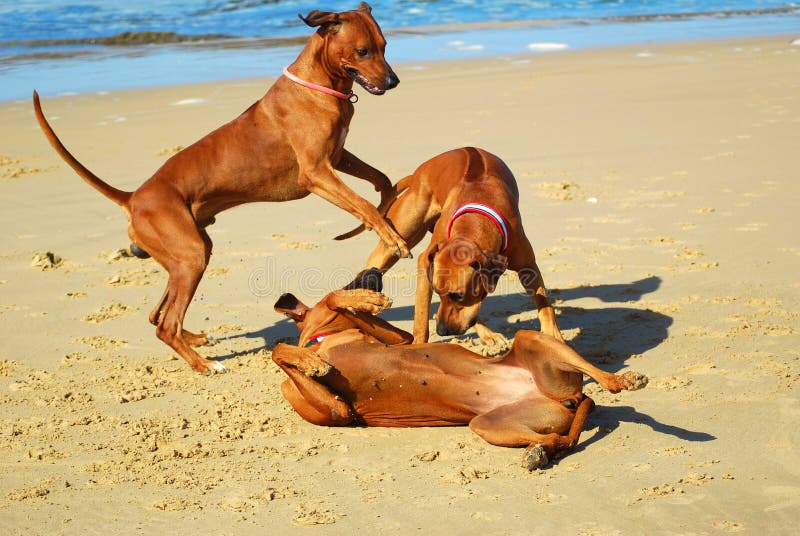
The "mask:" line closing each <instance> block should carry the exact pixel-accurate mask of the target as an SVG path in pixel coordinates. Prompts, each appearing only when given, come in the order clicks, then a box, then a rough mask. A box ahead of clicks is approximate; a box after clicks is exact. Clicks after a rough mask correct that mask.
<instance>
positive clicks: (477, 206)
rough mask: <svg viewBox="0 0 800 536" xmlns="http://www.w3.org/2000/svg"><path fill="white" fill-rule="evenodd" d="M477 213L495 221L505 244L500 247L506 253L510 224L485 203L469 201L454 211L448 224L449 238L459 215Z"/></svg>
mask: <svg viewBox="0 0 800 536" xmlns="http://www.w3.org/2000/svg"><path fill="white" fill-rule="evenodd" d="M470 212H472V213H475V214H481V215H483V216H486V217H487V218H489V219H490V220H492V222H493V223H494V225H495V227H497V230H498V231H500V236H502V238H503V246H502V247H501V249H500V253H505V252H506V250H507V249H508V224H507V223H506V220H505V218H503V216H501V215H500V213H499V212H498V211H497V210H495V209H493V208H492V207H490V206H489V205H484V204H483V203H467V204H465V205H461V206H460V207H458V209H457V210H456V211H455V212H453V216H452V217H451V218H450V223H448V224H447V238H450V231H451V230H452V229H453V222H455V221H456V219H457V218H458V217H459V216H463V215H464V214H467V213H470Z"/></svg>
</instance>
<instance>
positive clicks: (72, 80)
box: [0, 0, 800, 100]
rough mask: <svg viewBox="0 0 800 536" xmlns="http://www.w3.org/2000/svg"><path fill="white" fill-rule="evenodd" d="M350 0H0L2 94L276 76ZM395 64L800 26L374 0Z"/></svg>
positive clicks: (750, 10) (781, 17)
mask: <svg viewBox="0 0 800 536" xmlns="http://www.w3.org/2000/svg"><path fill="white" fill-rule="evenodd" d="M357 5H358V1H356V0H349V1H341V0H322V1H298V0H136V1H135V2H125V3H122V2H118V1H117V2H115V1H109V0H46V1H43V0H16V1H13V2H12V1H8V0H0V100H12V99H20V98H27V97H28V96H29V95H30V91H31V90H32V89H33V88H34V87H37V88H38V89H39V90H40V92H41V93H43V94H57V93H74V92H87V91H105V90H112V89H120V88H128V87H141V86H154V85H165V84H174V83H183V82H198V81H206V80H214V79H223V78H235V77H251V76H259V75H270V74H277V73H278V72H279V71H280V69H281V68H282V67H283V65H285V64H286V63H288V62H289V61H291V59H292V58H293V57H294V56H295V55H296V54H297V52H298V50H299V48H300V47H301V46H302V43H303V41H304V39H305V37H307V36H308V35H309V34H310V33H311V31H312V30H311V29H310V28H308V27H307V26H306V25H305V24H303V23H302V21H300V20H299V19H298V17H297V14H298V13H303V14H305V13H308V12H309V11H311V10H312V9H322V10H331V11H345V10H348V9H354V8H355V7H356V6H357ZM371 5H372V7H373V15H374V16H375V18H376V19H377V20H378V22H379V24H380V25H381V27H382V28H383V30H384V32H385V33H386V35H387V39H388V40H389V48H388V50H387V57H388V59H389V60H390V61H392V62H409V61H411V62H413V61H421V60H436V59H454V58H461V57H475V56H487V55H508V54H535V53H541V52H547V51H553V50H562V49H564V48H583V47H587V46H606V45H615V44H627V43H648V42H652V41H664V40H678V39H698V38H709V37H711V38H713V37H733V36H747V35H766V34H776V33H781V34H784V33H785V34H795V33H797V34H800V4H796V3H793V2H787V1H785V0H650V1H647V0H535V1H520V0H494V1H478V0H427V1H413V0H375V1H373V2H371Z"/></svg>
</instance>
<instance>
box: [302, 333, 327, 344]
mask: <svg viewBox="0 0 800 536" xmlns="http://www.w3.org/2000/svg"><path fill="white" fill-rule="evenodd" d="M330 335H331V334H330V333H317V334H316V335H312V336H311V337H309V338H308V341H306V347H309V346H313V345H314V344H319V343H321V342H322V341H324V340H325V339H326V338H327V337H330Z"/></svg>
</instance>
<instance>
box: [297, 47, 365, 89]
mask: <svg viewBox="0 0 800 536" xmlns="http://www.w3.org/2000/svg"><path fill="white" fill-rule="evenodd" d="M289 70H290V71H291V72H292V73H293V74H294V75H295V76H297V77H299V78H302V79H303V80H306V81H308V82H311V83H313V84H317V85H320V86H324V87H328V88H330V89H333V90H336V91H338V92H340V93H348V92H349V91H351V90H352V89H353V79H352V78H350V76H349V75H347V73H345V72H344V71H343V70H342V68H341V67H340V66H339V65H335V64H334V63H333V62H331V61H330V58H329V57H328V54H327V47H326V38H325V37H323V36H321V35H319V33H315V34H314V35H312V36H311V38H310V39H309V40H308V42H307V43H306V46H305V47H304V48H303V51H302V52H300V55H299V56H297V59H296V60H294V63H292V64H291V65H290V66H289Z"/></svg>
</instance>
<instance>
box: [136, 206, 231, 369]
mask: <svg viewBox="0 0 800 536" xmlns="http://www.w3.org/2000/svg"><path fill="white" fill-rule="evenodd" d="M137 194H138V192H137ZM147 201H150V202H149V203H145V202H144V201H139V203H138V204H133V203H132V205H131V209H132V210H131V216H132V217H131V228H132V233H131V234H135V236H136V239H137V243H140V244H142V246H143V247H144V248H145V249H146V250H147V251H148V252H149V253H150V254H151V255H152V256H153V258H154V259H155V260H156V261H157V262H158V263H159V264H160V265H161V266H163V267H164V269H165V270H166V271H167V273H168V274H169V280H168V282H167V288H166V290H165V291H164V294H163V295H162V296H161V299H160V300H159V301H158V305H157V306H156V308H155V309H153V311H152V312H151V313H150V322H152V323H154V324H155V325H156V335H157V336H158V338H159V339H161V340H162V341H163V342H164V343H166V344H167V345H168V346H170V347H171V348H172V349H173V350H175V351H176V352H177V353H178V354H179V355H180V356H181V357H183V358H184V359H185V360H186V362H187V363H189V365H190V366H191V367H192V368H193V369H194V370H196V371H198V372H201V373H207V372H212V371H213V372H225V371H226V370H227V369H226V368H225V366H224V365H223V364H222V363H219V362H216V361H211V360H208V359H205V358H203V357H201V356H200V355H199V354H198V353H197V352H195V351H194V350H193V349H192V348H191V346H192V344H198V343H203V342H204V339H205V341H207V338H206V337H205V336H204V335H196V334H194V333H191V332H187V331H184V329H183V320H184V317H185V315H186V309H187V308H188V307H189V303H190V302H191V300H192V298H193V297H194V293H195V291H196V290H197V286H198V284H199V283H200V279H201V278H202V277H203V273H204V272H205V269H206V266H207V265H208V260H209V258H210V256H211V239H210V238H209V237H208V234H207V233H206V232H205V230H204V229H201V228H198V226H197V225H196V223H195V221H194V218H193V217H192V214H191V213H190V212H189V211H188V210H186V209H184V210H176V208H175V207H176V206H181V203H180V200H175V199H171V198H167V197H165V196H158V197H157V198H155V199H153V198H150V199H147ZM142 207H143V208H142Z"/></svg>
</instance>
